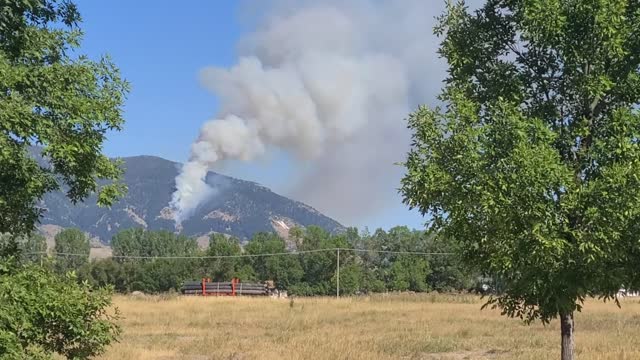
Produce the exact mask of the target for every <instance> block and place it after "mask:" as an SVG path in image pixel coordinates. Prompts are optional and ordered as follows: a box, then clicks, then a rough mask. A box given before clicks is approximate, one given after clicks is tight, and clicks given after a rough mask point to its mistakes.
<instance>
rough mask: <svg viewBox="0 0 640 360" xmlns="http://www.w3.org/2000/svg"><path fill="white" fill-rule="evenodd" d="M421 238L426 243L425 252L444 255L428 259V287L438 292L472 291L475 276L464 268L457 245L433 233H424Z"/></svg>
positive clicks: (471, 271) (471, 270)
mask: <svg viewBox="0 0 640 360" xmlns="http://www.w3.org/2000/svg"><path fill="white" fill-rule="evenodd" d="M422 236H423V237H424V238H425V240H426V242H427V245H426V246H427V252H431V253H436V254H446V255H432V256H429V257H428V259H429V268H430V270H431V271H430V273H429V275H427V283H428V284H429V287H430V288H431V289H433V290H436V291H440V292H447V291H464V290H469V289H472V288H473V287H474V284H475V282H476V277H477V274H476V273H475V272H474V271H473V269H470V268H469V267H468V266H465V264H464V262H463V261H462V259H461V258H460V249H459V246H460V245H459V243H458V242H456V241H453V240H451V239H449V238H447V237H445V236H437V234H436V233H433V232H426V233H424V234H423V235H422Z"/></svg>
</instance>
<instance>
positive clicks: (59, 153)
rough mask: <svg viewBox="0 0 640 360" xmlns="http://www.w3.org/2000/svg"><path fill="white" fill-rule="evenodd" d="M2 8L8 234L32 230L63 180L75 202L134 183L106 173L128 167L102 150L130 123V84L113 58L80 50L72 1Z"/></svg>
mask: <svg viewBox="0 0 640 360" xmlns="http://www.w3.org/2000/svg"><path fill="white" fill-rule="evenodd" d="M1 11H2V16H1V17H2V22H1V23H0V89H2V90H1V91H0V149H2V151H0V168H1V169H2V172H0V233H5V232H6V233H12V234H27V233H29V232H31V230H33V227H34V224H35V223H36V221H37V219H38V217H39V216H40V214H41V211H42V210H41V209H40V208H38V207H37V206H36V205H37V202H38V201H39V200H40V199H42V197H43V195H44V194H45V193H47V192H49V191H53V190H56V189H58V188H61V186H62V185H64V190H65V191H66V192H67V195H68V196H69V198H70V199H71V200H72V201H73V202H76V201H79V200H82V199H84V198H86V197H87V196H89V195H90V194H91V193H93V192H97V201H98V203H99V204H101V205H109V204H111V203H112V202H113V201H114V199H115V198H116V197H117V196H118V195H121V194H122V193H123V192H124V191H125V190H126V189H125V187H124V185H122V184H121V183H119V182H113V181H110V182H108V183H105V184H104V185H102V186H99V183H98V179H106V180H115V179H117V178H118V177H119V176H120V174H121V170H120V168H119V167H118V164H117V163H115V162H112V161H110V160H109V159H108V158H107V157H105V156H104V155H102V154H101V151H100V150H101V148H102V144H103V142H104V140H105V136H106V133H107V131H108V130H119V129H120V128H121V126H122V124H123V119H122V107H121V106H122V102H123V100H124V97H125V94H126V92H127V88H128V85H127V83H126V82H124V81H123V80H122V79H121V78H120V75H119V73H118V69H117V68H116V67H115V65H114V64H113V63H112V62H111V61H110V60H109V59H108V58H106V57H105V58H102V59H100V60H99V61H91V60H89V59H88V58H87V57H85V56H75V57H72V55H73V54H77V49H78V47H79V43H80V39H81V36H82V32H81V31H80V29H79V28H78V24H79V22H80V20H81V18H80V14H79V13H78V10H77V8H76V6H75V4H74V3H72V2H71V1H55V0H18V1H11V2H8V3H4V4H3V5H2V10H1ZM33 145H37V146H39V148H32V147H31V146H33ZM32 152H36V153H41V154H42V155H43V156H44V157H45V159H46V161H47V164H43V163H38V161H37V160H36V159H35V158H34V156H32Z"/></svg>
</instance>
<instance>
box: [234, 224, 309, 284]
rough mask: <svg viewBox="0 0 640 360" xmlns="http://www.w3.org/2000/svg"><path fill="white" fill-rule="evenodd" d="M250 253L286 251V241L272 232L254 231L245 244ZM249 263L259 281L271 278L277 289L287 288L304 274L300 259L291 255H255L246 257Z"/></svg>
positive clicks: (280, 252)
mask: <svg viewBox="0 0 640 360" xmlns="http://www.w3.org/2000/svg"><path fill="white" fill-rule="evenodd" d="M245 252H246V253H247V254H250V255H258V254H282V253H286V252H287V249H286V243H285V241H284V240H283V239H282V238H280V237H279V236H278V235H276V234H274V233H256V234H255V235H254V236H253V237H252V238H251V241H250V242H249V243H248V244H247V245H246V246H245ZM248 260H249V262H248V263H249V264H250V266H251V267H252V269H253V271H255V274H256V276H257V278H258V279H259V280H261V281H266V280H273V281H275V284H276V286H277V287H278V288H279V289H288V288H289V286H291V285H294V284H296V283H298V282H300V280H301V279H302V276H303V275H304V273H303V270H302V266H301V265H300V261H299V260H298V258H297V257H296V256H293V255H278V256H256V257H251V258H248Z"/></svg>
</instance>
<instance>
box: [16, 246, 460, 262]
mask: <svg viewBox="0 0 640 360" xmlns="http://www.w3.org/2000/svg"><path fill="white" fill-rule="evenodd" d="M337 251H353V252H373V253H378V254H394V255H421V256H427V255H454V253H449V252H420V251H391V250H368V249H349V248H328V249H315V250H301V251H288V252H280V253H265V254H237V255H204V256H146V255H112V256H110V257H111V258H114V259H149V260H153V259H203V260H206V259H230V258H252V257H269V256H281V255H302V254H310V253H318V252H337ZM24 254H25V255H52V256H82V257H86V256H88V254H78V253H65V252H51V253H49V252H46V251H40V252H29V253H24Z"/></svg>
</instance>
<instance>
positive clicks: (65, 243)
mask: <svg viewBox="0 0 640 360" xmlns="http://www.w3.org/2000/svg"><path fill="white" fill-rule="evenodd" d="M55 242H56V243H55V247H54V249H55V252H56V256H57V259H56V269H57V270H58V272H59V273H60V274H64V273H66V272H67V271H77V270H79V269H80V268H81V267H82V266H84V265H86V264H87V263H89V252H90V251H91V245H90V244H89V238H88V237H87V235H85V233H83V232H82V230H80V229H64V230H62V231H61V232H60V233H58V234H57V235H56V236H55Z"/></svg>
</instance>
